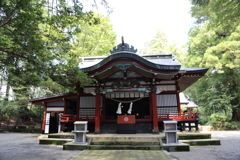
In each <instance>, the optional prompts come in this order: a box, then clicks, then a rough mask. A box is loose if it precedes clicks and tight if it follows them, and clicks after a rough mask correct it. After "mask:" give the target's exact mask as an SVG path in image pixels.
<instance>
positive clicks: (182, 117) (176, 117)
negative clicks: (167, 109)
mask: <svg viewBox="0 0 240 160" xmlns="http://www.w3.org/2000/svg"><path fill="white" fill-rule="evenodd" d="M198 114H199V113H171V114H158V121H166V120H173V121H187V120H197V119H198Z"/></svg>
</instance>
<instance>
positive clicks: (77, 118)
mask: <svg viewBox="0 0 240 160" xmlns="http://www.w3.org/2000/svg"><path fill="white" fill-rule="evenodd" d="M94 118H95V115H87V116H85V115H71V114H63V115H62V118H61V121H62V122H75V121H94Z"/></svg>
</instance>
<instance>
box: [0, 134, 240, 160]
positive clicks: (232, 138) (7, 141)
mask: <svg viewBox="0 0 240 160" xmlns="http://www.w3.org/2000/svg"><path fill="white" fill-rule="evenodd" d="M201 133H212V138H216V139H220V140H221V145H220V146H191V147H190V152H170V155H171V157H172V158H173V159H177V160H240V131H212V132H201ZM38 136H39V134H26V133H0V160H70V159H73V158H75V157H77V156H78V155H80V154H81V153H82V152H83V151H65V150H62V146H55V145H39V144H38V143H39V140H38V139H37V137H38Z"/></svg>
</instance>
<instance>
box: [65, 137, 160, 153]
mask: <svg viewBox="0 0 240 160" xmlns="http://www.w3.org/2000/svg"><path fill="white" fill-rule="evenodd" d="M160 139H161V138H160V137H134V136H128V137H118V136H117V137H99V136H98V137H89V138H88V143H87V144H85V145H82V144H79V145H76V144H75V143H66V144H64V145H63V149H64V150H85V149H88V150H161V149H162V148H161V147H162V146H161V144H160Z"/></svg>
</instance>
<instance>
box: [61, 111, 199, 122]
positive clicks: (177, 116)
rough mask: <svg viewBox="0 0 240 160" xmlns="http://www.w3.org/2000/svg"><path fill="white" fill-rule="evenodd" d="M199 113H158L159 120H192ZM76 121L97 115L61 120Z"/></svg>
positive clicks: (89, 118)
mask: <svg viewBox="0 0 240 160" xmlns="http://www.w3.org/2000/svg"><path fill="white" fill-rule="evenodd" d="M198 114H199V113H170V114H158V121H188V120H189V121H190V120H197V119H198ZM75 121H89V122H94V121H95V115H71V114H63V115H62V116H61V122H75Z"/></svg>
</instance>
